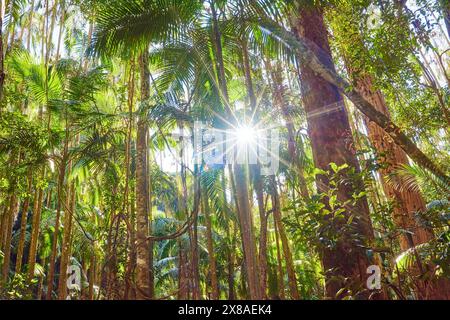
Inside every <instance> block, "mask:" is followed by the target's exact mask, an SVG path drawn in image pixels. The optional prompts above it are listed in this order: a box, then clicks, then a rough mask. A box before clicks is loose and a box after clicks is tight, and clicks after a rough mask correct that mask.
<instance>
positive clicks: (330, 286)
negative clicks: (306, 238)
mask: <svg viewBox="0 0 450 320" xmlns="http://www.w3.org/2000/svg"><path fill="white" fill-rule="evenodd" d="M297 27H298V31H297V32H298V36H299V37H303V38H304V39H305V41H307V42H308V44H311V43H312V44H314V45H313V46H311V47H313V49H312V50H313V51H314V54H315V55H316V56H317V57H318V60H319V61H320V63H321V64H322V65H323V66H325V68H326V69H327V70H330V72H331V73H335V69H334V64H333V61H332V58H331V51H330V47H329V44H328V39H327V30H326V27H325V24H324V21H323V16H322V12H321V10H320V9H317V8H308V9H306V8H302V9H300V16H299V20H298V25H297ZM300 69H301V83H302V95H303V101H304V107H305V110H306V114H307V120H308V131H309V136H310V139H311V147H312V151H313V158H314V164H315V166H316V167H318V168H320V169H322V170H329V165H330V163H335V164H336V165H338V166H339V165H342V164H347V165H348V166H349V167H351V168H354V170H355V171H356V172H358V171H359V165H358V160H357V158H356V156H355V154H354V152H353V150H351V149H349V145H352V141H353V137H352V134H351V129H350V125H349V121H348V117H347V113H346V110H345V107H344V105H343V98H342V96H341V94H340V93H339V90H338V88H337V87H336V86H335V85H333V84H332V83H330V82H328V81H327V80H325V79H324V78H322V77H321V75H320V74H318V73H317V71H316V70H315V68H314V67H313V66H311V65H310V64H305V63H302V64H301V66H300ZM357 183H358V184H359V185H360V186H358V188H359V189H362V183H360V182H357ZM317 187H318V191H319V192H327V191H328V188H329V185H328V180H327V178H326V177H325V176H323V175H318V176H317ZM360 191H362V190H355V189H354V188H353V187H352V186H351V185H349V184H347V185H341V186H339V189H338V194H337V196H338V200H339V201H341V202H344V201H347V200H351V199H352V195H353V194H354V193H355V192H357V193H359V192H360ZM351 211H352V212H348V211H347V212H345V213H344V214H345V216H347V217H349V216H350V214H356V217H355V220H354V222H355V225H354V226H355V229H356V230H355V232H357V233H358V234H359V235H361V236H363V237H364V238H365V239H366V241H370V240H372V239H373V230H372V225H371V221H370V217H369V207H368V204H367V201H366V199H365V198H363V199H361V200H359V201H358V203H357V204H356V205H355V206H354V207H353V208H351ZM351 236H352V235H351V234H342V235H341V239H339V240H338V242H337V243H336V245H335V246H334V247H332V248H330V247H326V248H324V249H323V252H322V262H323V267H324V270H327V271H330V272H328V274H327V278H328V280H329V281H327V285H326V289H327V295H328V296H329V297H331V298H341V297H342V295H339V296H337V294H338V292H339V290H340V289H341V288H345V287H347V286H350V287H353V288H360V287H363V286H364V285H365V279H366V277H367V274H366V270H367V267H368V266H369V265H371V264H372V263H371V262H370V261H369V259H368V258H367V255H366V252H365V249H362V248H361V247H359V246H356V245H355V243H354V241H353V240H351ZM343 278H347V279H348V280H349V283H345V282H344V281H343V280H342V279H343ZM367 296H368V295H367V293H366V292H365V291H363V294H362V295H361V296H360V298H367Z"/></svg>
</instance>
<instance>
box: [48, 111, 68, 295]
mask: <svg viewBox="0 0 450 320" xmlns="http://www.w3.org/2000/svg"><path fill="white" fill-rule="evenodd" d="M66 112H67V111H66ZM68 149H69V125H68V121H67V113H66V137H65V140H64V150H63V154H62V157H61V162H60V164H59V165H60V167H59V172H58V186H57V188H58V190H57V204H56V218H55V231H54V232H53V241H52V251H51V254H50V261H49V271H48V276H47V296H46V299H47V300H52V297H53V296H52V293H53V286H54V276H55V268H56V258H57V254H58V237H59V228H60V218H61V210H62V209H63V208H62V207H63V201H64V195H63V194H64V193H66V196H67V189H66V192H64V190H63V189H64V180H65V176H66V166H67V159H68ZM64 211H65V210H64Z"/></svg>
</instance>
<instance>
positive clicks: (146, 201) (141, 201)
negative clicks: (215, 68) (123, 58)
mask: <svg viewBox="0 0 450 320" xmlns="http://www.w3.org/2000/svg"><path fill="white" fill-rule="evenodd" d="M139 65H140V74H141V101H146V100H148V98H149V97H150V74H149V70H148V51H147V50H145V52H143V53H142V54H141V56H140V58H139ZM145 114H146V113H145V112H144V114H141V115H140V116H139V119H138V123H137V138H136V203H137V208H136V209H137V210H136V220H137V221H136V240H137V246H136V290H137V292H136V293H137V296H136V298H137V299H138V300H144V299H152V298H153V288H152V286H153V281H152V279H151V278H152V276H151V269H152V264H153V262H152V261H151V260H150V250H152V248H153V243H152V241H147V237H148V235H149V213H150V193H149V190H150V189H149V170H148V123H147V117H146V116H145Z"/></svg>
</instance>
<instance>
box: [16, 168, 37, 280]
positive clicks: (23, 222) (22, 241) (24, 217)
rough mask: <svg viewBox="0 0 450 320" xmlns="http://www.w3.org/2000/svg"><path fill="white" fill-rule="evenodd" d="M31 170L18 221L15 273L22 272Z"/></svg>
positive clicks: (31, 178)
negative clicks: (20, 217) (18, 231)
mask: <svg viewBox="0 0 450 320" xmlns="http://www.w3.org/2000/svg"><path fill="white" fill-rule="evenodd" d="M32 173H33V171H31V169H28V177H27V180H28V191H27V195H26V198H25V200H24V202H23V207H22V220H21V221H20V238H19V245H18V248H17V257H16V273H20V272H22V259H23V250H24V247H25V236H26V231H27V230H26V229H27V219H28V208H29V207H30V198H31V192H32V188H33V175H32Z"/></svg>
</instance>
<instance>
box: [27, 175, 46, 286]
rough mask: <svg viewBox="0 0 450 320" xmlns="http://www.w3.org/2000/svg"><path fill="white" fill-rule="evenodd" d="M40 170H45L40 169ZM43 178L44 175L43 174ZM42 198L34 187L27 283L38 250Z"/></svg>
mask: <svg viewBox="0 0 450 320" xmlns="http://www.w3.org/2000/svg"><path fill="white" fill-rule="evenodd" d="M41 170H43V171H44V170H45V169H44V168H42V169H41ZM43 176H45V174H43ZM43 196H44V190H43V189H42V188H40V187H38V186H37V187H36V191H35V192H34V202H33V216H32V223H31V239H30V249H29V253H28V281H31V280H32V279H33V278H34V269H35V265H36V254H37V249H38V239H39V233H40V228H39V224H40V221H41V212H42V200H43V199H42V198H43Z"/></svg>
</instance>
